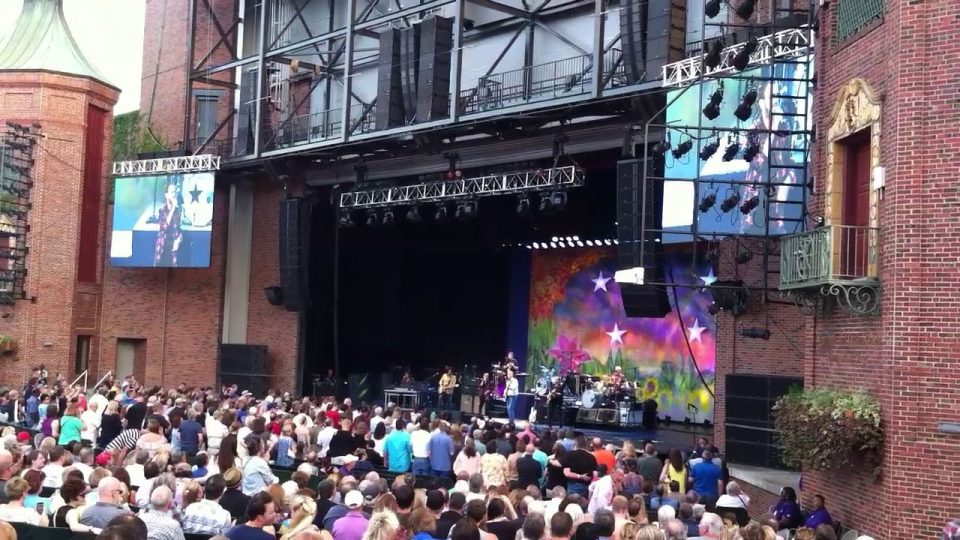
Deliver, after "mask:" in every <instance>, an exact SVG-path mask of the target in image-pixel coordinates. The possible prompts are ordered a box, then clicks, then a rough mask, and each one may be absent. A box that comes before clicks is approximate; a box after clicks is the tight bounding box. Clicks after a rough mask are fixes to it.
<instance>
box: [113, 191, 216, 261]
mask: <svg viewBox="0 0 960 540" xmlns="http://www.w3.org/2000/svg"><path fill="white" fill-rule="evenodd" d="M213 197H214V174H213V173H193V174H174V175H157V176H138V177H120V178H117V179H116V181H115V186H114V206H113V232H112V235H111V244H110V264H112V265H113V266H128V267H160V268H203V267H207V266H210V237H211V232H212V230H213Z"/></svg>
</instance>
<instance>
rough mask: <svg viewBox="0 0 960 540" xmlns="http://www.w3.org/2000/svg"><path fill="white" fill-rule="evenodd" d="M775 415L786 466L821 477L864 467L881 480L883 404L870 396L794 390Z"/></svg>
mask: <svg viewBox="0 0 960 540" xmlns="http://www.w3.org/2000/svg"><path fill="white" fill-rule="evenodd" d="M773 415H774V423H775V426H776V429H777V441H778V442H779V444H780V445H781V446H782V447H783V462H784V463H785V464H787V465H789V466H791V467H798V468H800V467H806V468H810V469H814V470H818V471H822V470H831V469H840V468H845V467H850V466H852V467H860V466H865V467H869V468H870V469H871V472H872V474H873V478H874V479H877V478H879V475H880V470H881V464H882V460H883V427H882V426H881V423H880V403H879V402H878V401H877V400H876V399H874V398H873V397H871V396H870V395H869V394H867V393H866V392H864V391H857V392H848V391H843V390H834V389H831V388H809V389H795V390H793V391H791V392H790V393H789V394H787V395H785V396H783V397H781V398H780V399H779V400H778V401H777V403H776V405H774V407H773Z"/></svg>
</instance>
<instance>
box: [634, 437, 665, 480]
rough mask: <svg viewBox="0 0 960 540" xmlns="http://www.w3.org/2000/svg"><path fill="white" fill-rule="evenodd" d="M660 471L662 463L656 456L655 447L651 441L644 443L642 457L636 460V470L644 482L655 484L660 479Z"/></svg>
mask: <svg viewBox="0 0 960 540" xmlns="http://www.w3.org/2000/svg"><path fill="white" fill-rule="evenodd" d="M662 471H663V463H662V462H661V461H660V458H659V457H657V448H656V447H655V446H653V443H651V442H648V443H646V444H644V445H643V457H642V458H640V459H639V460H637V472H639V473H640V476H642V477H643V480H644V482H650V483H651V484H653V485H656V484H657V482H659V481H660V473H661V472H662Z"/></svg>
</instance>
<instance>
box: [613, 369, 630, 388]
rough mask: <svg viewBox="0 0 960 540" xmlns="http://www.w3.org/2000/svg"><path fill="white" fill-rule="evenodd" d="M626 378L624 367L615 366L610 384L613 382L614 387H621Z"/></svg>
mask: <svg viewBox="0 0 960 540" xmlns="http://www.w3.org/2000/svg"><path fill="white" fill-rule="evenodd" d="M626 380H627V379H626V377H625V376H624V375H623V368H622V367H620V366H617V367H616V368H614V371H613V373H612V374H611V375H610V384H612V385H613V387H614V388H620V387H621V386H622V385H623V383H624V381H626Z"/></svg>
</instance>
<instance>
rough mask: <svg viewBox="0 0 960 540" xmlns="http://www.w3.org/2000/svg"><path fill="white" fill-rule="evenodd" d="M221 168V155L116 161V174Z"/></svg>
mask: <svg viewBox="0 0 960 540" xmlns="http://www.w3.org/2000/svg"><path fill="white" fill-rule="evenodd" d="M219 170H220V156H214V155H210V154H206V155H202V156H183V157H169V158H158V159H138V160H134V161H116V162H114V164H113V175H114V176H149V175H154V174H183V173H196V172H209V171H219Z"/></svg>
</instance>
